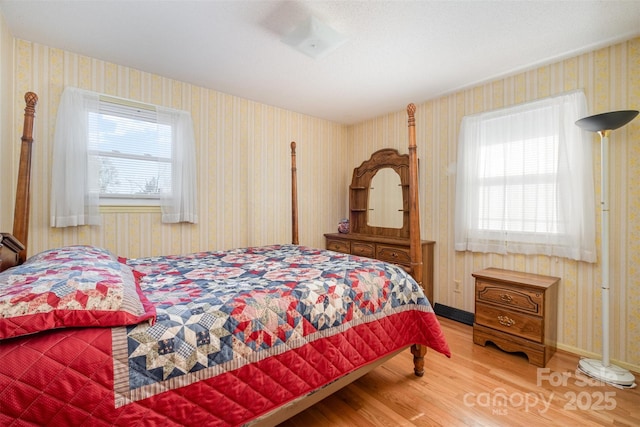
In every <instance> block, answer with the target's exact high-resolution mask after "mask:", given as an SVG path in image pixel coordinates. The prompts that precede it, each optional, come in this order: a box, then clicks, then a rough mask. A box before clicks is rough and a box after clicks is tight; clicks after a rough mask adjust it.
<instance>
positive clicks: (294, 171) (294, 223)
mask: <svg viewBox="0 0 640 427" xmlns="http://www.w3.org/2000/svg"><path fill="white" fill-rule="evenodd" d="M291 243H293V244H294V245H298V244H299V243H300V242H299V241H298V168H297V167H296V143H295V141H291Z"/></svg>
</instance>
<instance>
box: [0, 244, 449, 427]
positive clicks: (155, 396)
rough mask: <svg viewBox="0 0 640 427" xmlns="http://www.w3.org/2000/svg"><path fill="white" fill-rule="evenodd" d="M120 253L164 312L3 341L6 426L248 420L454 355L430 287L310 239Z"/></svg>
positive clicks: (0, 397)
mask: <svg viewBox="0 0 640 427" xmlns="http://www.w3.org/2000/svg"><path fill="white" fill-rule="evenodd" d="M120 261H124V262H126V264H127V266H128V267H130V268H131V269H132V271H133V272H134V273H135V276H136V278H137V279H138V284H139V288H140V290H141V293H142V294H143V297H144V298H146V299H147V300H148V302H149V303H150V304H151V305H152V306H153V307H154V309H155V318H153V319H151V320H149V319H148V316H147V317H145V318H144V319H142V320H141V321H140V322H138V323H134V324H124V325H122V326H118V327H110V328H108V327H95V326H94V325H92V326H91V327H84V328H83V327H78V326H77V325H74V326H73V327H71V328H62V329H56V330H45V331H41V332H38V333H35V334H31V335H28V336H23V337H17V338H11V339H5V340H1V341H0V360H2V364H0V424H2V425H12V424H15V425H23V424H24V423H26V424H38V425H45V424H56V425H62V424H65V425H68V424H82V423H91V424H92V425H131V424H145V425H148V424H154V423H160V424H163V425H186V424H191V425H193V424H195V423H203V424H205V425H242V424H244V423H246V422H249V421H250V420H252V419H255V418H256V417H259V416H261V415H263V414H265V413H267V412H269V411H272V410H274V409H275V408H277V407H279V406H282V405H284V404H286V403H288V402H290V401H292V400H294V399H296V398H298V397H300V396H304V395H306V394H309V393H312V392H313V391H314V390H317V389H318V388H321V387H323V386H325V385H326V384H328V383H330V382H332V381H334V380H335V379H337V378H340V377H341V376H343V375H346V374H348V373H350V372H352V371H354V370H356V369H358V368H359V367H362V366H364V365H366V364H368V363H371V362H373V361H375V360H377V359H379V358H381V357H384V356H386V355H387V354H390V353H392V352H394V351H396V350H398V349H401V348H404V347H407V346H409V345H411V344H414V343H416V344H423V345H427V346H429V347H431V348H433V349H435V350H436V351H438V352H441V353H443V354H445V355H447V356H449V355H450V352H449V348H448V346H447V344H446V341H445V339H444V336H443V334H442V332H441V330H440V327H439V324H438V321H437V319H436V317H435V315H434V313H433V310H432V308H431V305H430V304H429V301H427V299H426V297H425V296H424V294H423V292H422V290H421V289H420V287H419V286H418V285H417V283H416V282H415V281H414V280H413V279H412V278H411V277H410V276H409V275H408V274H407V273H406V272H405V271H404V270H403V269H402V268H399V267H397V266H394V265H391V264H387V263H384V262H381V261H377V260H373V259H369V258H361V257H355V256H352V255H345V254H340V253H336V252H331V251H325V250H318V249H312V248H307V247H304V246H297V245H273V246H264V247H254V248H243V249H236V250H231V251H220V252H201V253H195V254H190V255H186V256H162V257H150V258H141V259H130V260H122V259H121V260H120ZM129 323H130V322H129ZM25 360H26V361H31V360H33V363H26V362H25ZM36 360H37V362H36ZM411 369H412V367H411V366H408V367H407V371H408V372H410V371H411ZM427 375H428V364H427ZM36 390H37V391H38V392H37V393H36Z"/></svg>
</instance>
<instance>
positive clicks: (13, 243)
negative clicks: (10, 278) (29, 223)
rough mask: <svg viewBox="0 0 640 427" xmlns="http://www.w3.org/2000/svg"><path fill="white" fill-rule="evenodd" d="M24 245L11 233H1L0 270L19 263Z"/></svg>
mask: <svg viewBox="0 0 640 427" xmlns="http://www.w3.org/2000/svg"><path fill="white" fill-rule="evenodd" d="M23 249H24V246H23V245H22V243H20V241H18V239H16V238H15V237H13V235H11V234H9V233H0V271H4V270H6V269H7V268H10V267H13V266H14V265H17V264H18V254H19V253H20V251H21V250H23Z"/></svg>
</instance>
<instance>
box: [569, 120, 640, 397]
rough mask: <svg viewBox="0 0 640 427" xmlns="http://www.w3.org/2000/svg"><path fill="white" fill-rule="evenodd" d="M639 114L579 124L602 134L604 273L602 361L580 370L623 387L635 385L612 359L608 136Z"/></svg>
mask: <svg viewBox="0 0 640 427" xmlns="http://www.w3.org/2000/svg"><path fill="white" fill-rule="evenodd" d="M637 115H638V111H634V110H623V111H612V112H610V113H603V114H596V115H594V116H589V117H585V118H582V119H580V120H578V121H577V122H576V125H578V126H579V127H581V128H582V129H584V130H587V131H590V132H597V133H598V134H599V135H600V166H601V167H600V172H601V177H600V208H601V210H602V218H601V221H602V223H601V232H602V236H601V246H602V247H601V260H600V263H601V271H602V360H601V361H600V360H597V359H581V360H580V362H578V369H579V370H580V371H582V372H584V373H585V374H587V375H589V376H591V377H593V378H596V379H598V380H600V381H603V382H606V383H610V384H615V385H618V386H623V387H633V386H635V377H634V376H633V374H632V373H631V372H629V371H627V370H626V369H624V368H621V367H619V366H616V365H612V364H611V363H610V360H609V135H610V134H611V131H613V130H615V129H618V128H620V127H622V126H624V125H626V124H627V123H629V122H630V121H631V120H633V119H634V118H635V117H636V116H637Z"/></svg>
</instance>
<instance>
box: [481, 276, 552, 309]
mask: <svg viewBox="0 0 640 427" xmlns="http://www.w3.org/2000/svg"><path fill="white" fill-rule="evenodd" d="M476 298H477V300H478V301H481V302H486V303H490V304H497V305H499V306H502V307H505V308H513V309H516V310H519V311H523V312H526V313H530V314H534V315H538V316H542V314H543V313H544V307H543V305H544V294H543V293H542V292H539V291H534V290H529V289H523V288H522V287H520V288H515V287H510V286H508V285H503V284H495V283H488V282H485V281H483V280H481V279H478V280H476Z"/></svg>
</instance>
